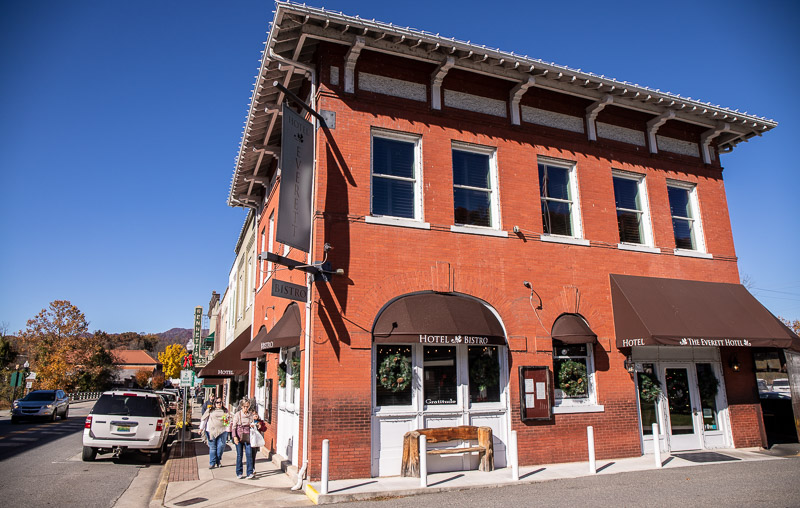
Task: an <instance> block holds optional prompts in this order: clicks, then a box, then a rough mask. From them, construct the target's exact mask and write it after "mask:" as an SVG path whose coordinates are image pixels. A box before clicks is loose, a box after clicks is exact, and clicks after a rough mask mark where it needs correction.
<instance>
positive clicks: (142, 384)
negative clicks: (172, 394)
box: [136, 369, 153, 388]
mask: <svg viewBox="0 0 800 508" xmlns="http://www.w3.org/2000/svg"><path fill="white" fill-rule="evenodd" d="M152 374H153V371H151V370H147V369H141V370H137V371H136V384H137V385H138V386H139V388H147V385H149V384H150V376H151V375H152Z"/></svg>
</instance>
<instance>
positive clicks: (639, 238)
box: [613, 171, 653, 246]
mask: <svg viewBox="0 0 800 508" xmlns="http://www.w3.org/2000/svg"><path fill="white" fill-rule="evenodd" d="M613 179H614V199H615V201H616V207H617V227H618V229H619V241H620V242H621V243H632V244H639V245H648V246H652V245H653V233H652V229H651V227H650V214H649V210H648V207H647V190H646V187H645V183H644V177H643V176H641V175H634V174H630V173H623V172H621V171H615V172H614V174H613Z"/></svg>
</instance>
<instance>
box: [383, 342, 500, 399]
mask: <svg viewBox="0 0 800 508" xmlns="http://www.w3.org/2000/svg"><path fill="white" fill-rule="evenodd" d="M502 351H504V349H503V348H502V346H464V345H462V346H455V345H436V346H426V345H422V344H376V345H375V347H374V348H373V352H374V359H375V406H376V407H378V408H381V409H383V410H384V411H386V410H388V411H389V412H393V411H397V410H400V411H403V410H409V409H410V408H412V407H413V406H417V405H419V406H420V408H421V409H422V410H431V411H436V410H445V411H447V410H450V409H452V408H455V407H464V408H466V407H484V408H485V407H499V405H500V404H502V397H503V392H504V385H503V382H502V379H504V378H503V376H502V374H501V372H502V371H503V369H504V366H503V363H502V360H501V353H502ZM397 358H400V360H397ZM387 361H388V362H391V363H392V364H396V363H397V361H403V362H408V364H410V365H411V372H412V379H410V380H409V381H410V382H408V383H407V384H406V386H404V387H402V389H395V387H393V386H387V385H386V384H385V383H386V381H385V380H383V379H382V378H381V366H382V365H383V364H384V362H387ZM414 379H416V380H417V381H415V380H414Z"/></svg>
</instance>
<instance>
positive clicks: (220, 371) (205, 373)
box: [198, 333, 250, 379]
mask: <svg viewBox="0 0 800 508" xmlns="http://www.w3.org/2000/svg"><path fill="white" fill-rule="evenodd" d="M248 342H250V333H243V334H241V335H240V336H239V338H237V339H236V340H234V341H233V342H232V343H230V344H229V345H228V347H226V348H225V349H223V350H222V351H220V352H219V353H217V356H215V357H214V359H213V360H211V361H210V362H208V365H206V366H205V367H203V368H202V369H201V370H200V374H199V375H198V377H202V378H204V379H205V378H220V377H235V376H244V375H246V374H247V369H248V367H249V364H248V363H247V362H245V361H243V360H241V359H240V358H239V354H240V353H241V352H242V349H244V348H245V346H247V344H248Z"/></svg>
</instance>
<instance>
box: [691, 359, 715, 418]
mask: <svg viewBox="0 0 800 508" xmlns="http://www.w3.org/2000/svg"><path fill="white" fill-rule="evenodd" d="M696 366H697V387H698V388H699V390H700V407H701V408H702V411H703V430H719V424H718V423H717V391H718V390H719V381H718V380H717V376H716V375H715V374H714V369H713V367H711V364H710V363H698V364H697V365H696Z"/></svg>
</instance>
